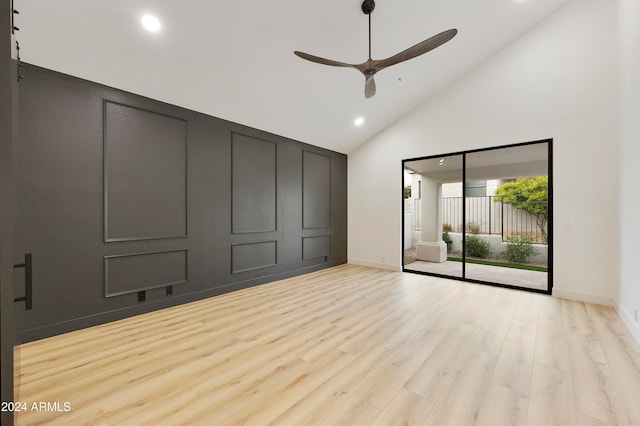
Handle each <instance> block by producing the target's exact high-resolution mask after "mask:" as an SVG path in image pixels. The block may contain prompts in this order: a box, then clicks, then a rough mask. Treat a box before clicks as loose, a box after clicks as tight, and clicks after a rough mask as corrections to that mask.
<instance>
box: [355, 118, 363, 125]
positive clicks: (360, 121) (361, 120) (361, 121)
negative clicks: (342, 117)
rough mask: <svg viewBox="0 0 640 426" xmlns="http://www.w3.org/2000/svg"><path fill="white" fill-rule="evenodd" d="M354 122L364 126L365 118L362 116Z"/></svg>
mask: <svg viewBox="0 0 640 426" xmlns="http://www.w3.org/2000/svg"><path fill="white" fill-rule="evenodd" d="M353 124H355V125H356V126H362V125H363V124H364V118H362V117H358V118H356V119H355V121H354V122H353Z"/></svg>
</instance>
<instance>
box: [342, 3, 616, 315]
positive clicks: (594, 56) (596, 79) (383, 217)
mask: <svg viewBox="0 0 640 426" xmlns="http://www.w3.org/2000/svg"><path fill="white" fill-rule="evenodd" d="M616 12H617V11H616V4H615V2H610V1H607V0H581V1H571V2H569V3H567V4H566V5H565V6H563V7H562V8H560V9H559V10H558V11H557V12H555V13H554V14H553V15H551V16H550V17H549V18H547V19H546V20H545V21H543V22H541V23H540V24H538V25H537V26H535V27H534V28H532V29H531V30H530V31H528V32H527V33H525V34H524V35H522V36H521V37H520V38H519V39H516V40H515V41H513V42H512V43H511V44H509V45H507V46H506V47H505V48H503V49H502V50H501V51H499V52H497V53H496V54H495V55H494V56H492V57H491V58H489V59H488V60H487V61H485V62H484V63H482V64H480V65H479V66H478V67H476V68H475V69H474V70H473V71H472V72H470V73H468V74H467V75H465V76H463V77H462V78H461V79H459V80H458V81H457V82H456V83H454V84H453V85H451V86H449V87H448V88H447V89H445V90H443V91H442V92H441V93H440V94H439V95H438V96H435V97H433V98H432V99H430V100H429V101H428V102H427V103H425V104H424V105H422V106H421V107H420V108H418V109H416V110H415V111H413V112H412V113H411V114H409V115H407V116H406V117H404V118H403V119H402V120H400V121H399V122H397V123H395V124H394V125H392V126H390V127H389V128H387V129H386V130H385V131H383V132H382V133H380V134H379V135H377V136H376V137H374V138H373V139H371V140H369V141H368V142H367V143H366V144H364V145H363V146H361V147H360V148H359V149H358V150H356V151H354V152H353V153H351V154H350V155H349V159H348V160H349V164H348V170H349V179H348V189H349V190H348V194H349V222H348V226H349V241H348V250H349V251H348V257H349V261H350V262H352V263H357V264H375V265H376V266H379V267H386V268H389V269H395V270H397V269H399V266H400V265H401V235H402V234H401V232H402V231H401V217H402V204H401V203H400V195H399V194H398V191H399V189H398V188H399V186H400V185H399V181H400V180H401V179H402V177H401V174H400V164H401V161H402V160H403V159H408V158H416V157H420V156H428V155H440V154H446V153H450V152H459V151H464V150H468V149H477V148H484V147H493V146H500V145H507V144H511V143H518V142H527V141H536V140H542V139H548V138H553V140H554V153H553V154H554V158H553V166H554V170H553V173H554V213H555V222H554V224H555V229H554V238H555V240H554V242H555V245H554V249H555V251H554V259H553V265H554V283H553V285H554V292H557V291H559V292H563V291H564V294H567V295H568V294H573V295H575V294H581V295H585V297H588V298H589V299H590V300H592V301H597V302H600V303H612V300H613V297H614V295H615V293H616V286H617V284H616V283H617V282H618V275H619V274H618V268H619V264H618V254H619V253H618V247H619V238H618V227H619V226H618V220H617V215H618V207H617V206H618V203H619V197H618V194H617V191H616V190H615V188H617V186H618V184H619V179H618V171H617V164H618V162H619V155H618V143H617V137H618V134H617V132H618V118H617V109H618V108H617V105H618V96H617V90H618V88H617V82H616V75H617V66H616V59H617V58H616V52H615V49H612V48H611V46H615V45H616V43H617V38H616ZM602 206H607V208H602ZM372 229H375V230H376V233H377V234H378V238H377V243H376V244H370V238H368V235H369V233H370V230H372Z"/></svg>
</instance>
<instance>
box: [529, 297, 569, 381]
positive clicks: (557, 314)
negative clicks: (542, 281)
mask: <svg viewBox="0 0 640 426" xmlns="http://www.w3.org/2000/svg"><path fill="white" fill-rule="evenodd" d="M568 333H569V332H568V330H567V327H566V325H565V323H564V313H563V310H562V302H561V301H560V300H558V299H555V298H553V297H549V298H545V299H543V300H541V305H540V314H539V318H538V330H537V333H536V345H535V354H534V359H535V362H537V363H539V364H543V365H546V366H549V367H555V368H560V369H562V370H565V371H569V370H570V369H571V356H570V353H569V343H568V340H569V338H568Z"/></svg>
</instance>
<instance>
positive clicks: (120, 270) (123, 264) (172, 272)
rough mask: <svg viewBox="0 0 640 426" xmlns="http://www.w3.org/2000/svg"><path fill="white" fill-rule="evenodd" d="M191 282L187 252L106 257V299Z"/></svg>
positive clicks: (176, 251) (177, 251)
mask: <svg viewBox="0 0 640 426" xmlns="http://www.w3.org/2000/svg"><path fill="white" fill-rule="evenodd" d="M186 282H187V250H175V251H163V252H149V253H134V254H123V255H116V256H105V257H104V294H105V297H113V296H119V295H122V294H128V293H135V292H138V291H142V290H149V289H152V288H158V287H166V286H169V285H175V284H183V283H186Z"/></svg>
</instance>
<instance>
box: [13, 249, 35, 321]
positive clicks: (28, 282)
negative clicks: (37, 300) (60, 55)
mask: <svg viewBox="0 0 640 426" xmlns="http://www.w3.org/2000/svg"><path fill="white" fill-rule="evenodd" d="M31 265H32V260H31V253H25V254H24V263H18V264H17V265H13V267H14V268H24V296H23V297H17V298H15V299H13V301H14V302H22V301H24V309H25V310H26V311H30V310H31V309H33V282H32V278H33V276H32V268H31Z"/></svg>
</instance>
